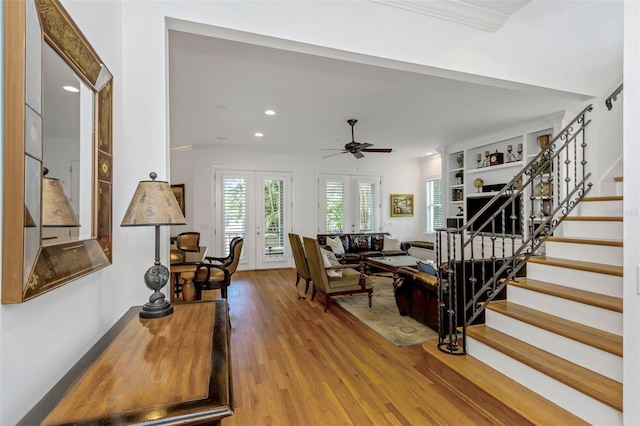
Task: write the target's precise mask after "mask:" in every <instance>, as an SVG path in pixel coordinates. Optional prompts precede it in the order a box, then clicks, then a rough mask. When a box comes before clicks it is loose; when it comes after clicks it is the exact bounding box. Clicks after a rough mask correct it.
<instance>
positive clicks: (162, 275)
mask: <svg viewBox="0 0 640 426" xmlns="http://www.w3.org/2000/svg"><path fill="white" fill-rule="evenodd" d="M168 278H169V270H168V269H167V268H166V267H165V266H164V265H161V264H160V261H159V260H158V259H157V258H156V263H154V264H153V265H151V267H150V268H149V269H148V270H147V272H146V273H145V274H144V283H145V284H146V285H147V287H148V288H149V289H151V290H153V294H152V295H151V296H150V297H149V301H148V302H147V303H145V304H144V305H143V306H142V310H141V311H140V317H141V318H161V317H164V316H166V315H170V314H172V313H173V306H172V305H171V302H169V301H168V300H167V299H165V295H164V294H162V293H161V292H160V289H161V288H162V287H164V286H165V285H166V284H167V279H168Z"/></svg>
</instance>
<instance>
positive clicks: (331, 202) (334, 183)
mask: <svg viewBox="0 0 640 426" xmlns="http://www.w3.org/2000/svg"><path fill="white" fill-rule="evenodd" d="M325 191H326V192H325V195H326V196H325V199H326V203H327V233H329V234H338V233H342V232H344V227H343V226H344V182H343V181H338V180H327V181H326V184H325Z"/></svg>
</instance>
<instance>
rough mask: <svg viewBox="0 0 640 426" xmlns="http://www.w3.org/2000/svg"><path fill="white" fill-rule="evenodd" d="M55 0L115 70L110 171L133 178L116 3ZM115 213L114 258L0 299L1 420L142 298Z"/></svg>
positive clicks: (18, 412) (26, 405)
mask: <svg viewBox="0 0 640 426" xmlns="http://www.w3.org/2000/svg"><path fill="white" fill-rule="evenodd" d="M62 3H63V5H64V6H65V7H66V8H67V10H68V12H69V13H70V15H71V16H72V17H73V19H74V20H75V21H76V23H77V24H78V26H79V27H80V28H81V29H82V30H83V32H84V34H85V36H86V37H87V39H88V40H89V42H90V43H91V44H92V45H93V47H94V48H95V49H96V51H97V52H98V54H99V55H100V57H101V58H102V60H103V61H104V62H105V64H106V65H107V66H108V67H109V69H110V70H111V72H112V73H113V74H114V77H115V85H114V101H115V105H114V122H113V123H114V128H113V130H114V154H115V160H114V163H115V167H116V176H118V178H119V179H136V178H137V177H135V178H134V177H131V176H130V175H129V171H131V170H137V169H138V167H134V164H132V163H130V164H127V163H126V162H125V161H122V154H121V152H122V151H121V147H122V128H121V126H120V123H121V117H122V108H121V106H120V104H121V99H122V79H121V75H122V72H121V68H122V60H121V48H120V44H121V38H120V11H121V8H120V6H121V5H120V3H118V2H114V1H92V2H76V1H63V2H62ZM0 25H1V24H0ZM4 143H5V141H4V138H3V139H2V144H3V145H4ZM9 184H10V183H9ZM115 188H116V190H115V197H116V199H118V198H119V197H118V195H119V194H118V192H119V191H118V189H120V190H122V185H117V182H116V186H115ZM128 196H129V197H130V196H131V194H128ZM121 198H125V195H124V194H122V195H121ZM121 204H122V202H119V205H121ZM119 216H121V210H120V209H117V208H114V264H115V265H116V266H110V267H108V268H106V269H103V270H101V271H99V272H97V273H95V274H92V275H90V276H88V277H85V278H82V279H79V280H76V281H74V282H72V283H70V284H67V285H65V286H63V287H61V288H60V289H57V290H55V291H52V292H50V293H47V294H44V295H42V296H39V297H37V298H36V299H34V300H31V301H29V302H26V303H23V304H16V305H0V326H1V328H2V334H1V336H2V337H1V339H0V340H1V346H0V390H1V394H0V424H2V425H11V424H15V423H16V422H17V421H18V420H19V419H20V418H21V417H22V416H23V415H24V414H25V413H26V412H27V411H28V410H29V409H30V408H31V407H32V406H33V405H34V404H35V403H36V402H37V401H38V400H39V399H40V398H41V397H42V396H43V395H44V394H45V393H46V392H47V391H48V390H49V389H50V388H51V387H52V386H53V385H54V384H55V383H56V382H57V381H58V380H59V378H60V377H62V375H63V374H64V373H65V372H66V371H67V370H68V369H69V368H71V367H72V366H73V364H74V363H75V362H76V361H77V360H78V359H79V358H80V356H82V355H83V354H84V353H85V352H86V351H87V350H88V349H89V348H90V347H91V346H92V345H93V343H95V342H96V341H97V339H98V338H99V337H100V336H101V335H102V334H103V333H104V332H105V331H106V330H107V329H108V328H109V327H110V326H111V325H112V324H113V323H114V322H115V320H116V319H117V318H119V317H120V316H121V315H122V314H123V313H124V311H125V310H126V309H127V308H128V307H129V306H130V305H133V304H140V303H142V302H144V301H146V298H147V297H148V295H146V294H145V293H146V290H147V289H146V287H145V285H144V282H143V279H142V276H143V274H144V270H145V269H146V268H144V269H141V270H135V271H131V273H126V274H125V273H124V270H123V269H122V268H119V267H118V266H117V265H118V264H121V263H122V262H121V259H122V258H123V257H126V256H130V257H133V258H138V257H139V255H138V254H137V253H136V252H131V253H129V254H128V255H127V254H126V252H127V249H126V248H125V246H126V244H124V242H123V239H124V238H128V237H129V236H128V235H124V234H125V233H124V232H122V231H121V229H120V228H119V226H118V225H119V220H120V217H119ZM145 238H147V236H145ZM148 239H149V240H150V241H149V246H150V250H149V252H148V253H147V254H146V256H145V260H146V263H148V264H149V265H151V263H152V262H153V232H152V231H151V230H149V235H148ZM138 269H139V268H138ZM131 286H136V287H140V288H141V290H143V289H144V290H143V291H141V294H140V295H138V296H139V297H138V298H135V297H132V295H128V294H127V293H128V292H127V291H125V288H126V287H131ZM139 301H140V302H139Z"/></svg>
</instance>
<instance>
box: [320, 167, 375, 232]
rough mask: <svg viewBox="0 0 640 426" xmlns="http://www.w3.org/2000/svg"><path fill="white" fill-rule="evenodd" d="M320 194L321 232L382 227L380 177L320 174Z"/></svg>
mask: <svg viewBox="0 0 640 426" xmlns="http://www.w3.org/2000/svg"><path fill="white" fill-rule="evenodd" d="M318 194H319V200H318V207H319V208H318V214H319V216H318V231H319V232H320V233H321V234H324V233H328V234H341V233H344V232H375V231H377V230H379V229H380V225H379V223H380V210H381V206H380V177H378V176H349V175H328V174H320V175H319V176H318Z"/></svg>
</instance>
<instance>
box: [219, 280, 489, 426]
mask: <svg viewBox="0 0 640 426" xmlns="http://www.w3.org/2000/svg"><path fill="white" fill-rule="evenodd" d="M295 277H296V273H295V270H293V269H282V270H269V271H248V272H236V274H235V275H234V276H233V280H232V284H231V286H230V287H229V296H228V297H229V304H230V313H231V323H232V327H233V329H232V332H231V354H232V365H233V386H234V396H235V414H234V415H233V416H232V417H229V418H226V419H225V420H224V421H223V424H224V425H225V426H235V425H238V426H239V425H243V426H244V425H321V424H322V425H349V424H353V425H362V424H373V425H387V424H388V425H431V424H439V425H465V424H474V425H475V424H500V423H501V422H500V421H499V420H497V418H496V417H494V416H492V415H491V414H490V413H487V412H485V411H484V410H482V409H481V408H479V407H477V406H475V405H474V404H473V402H471V401H469V400H466V399H465V397H464V396H463V395H461V394H459V393H456V392H455V391H453V390H452V389H451V388H449V387H448V386H446V385H444V384H442V383H441V382H439V381H438V379H437V377H436V376H434V375H432V374H431V373H430V372H428V371H427V370H426V369H425V363H424V350H423V349H422V347H421V345H415V346H409V347H396V346H394V345H393V344H391V343H389V342H387V341H386V340H385V339H384V338H382V337H381V336H379V335H378V334H377V333H376V332H374V331H373V330H371V329H370V328H368V327H367V326H365V325H364V324H362V323H361V322H360V321H358V320H356V319H355V318H354V317H352V316H351V315H350V314H349V313H348V312H346V311H344V310H343V309H342V308H340V307H339V306H338V305H336V304H335V303H332V304H331V305H330V308H329V312H327V313H323V306H322V295H317V296H316V299H315V300H314V301H311V300H309V298H310V294H309V295H308V296H309V298H307V299H306V300H298V298H297V292H296V287H295V286H294V283H295ZM303 285H304V283H302V285H300V286H299V287H303ZM299 291H300V290H299ZM353 297H366V295H354V296H353Z"/></svg>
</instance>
